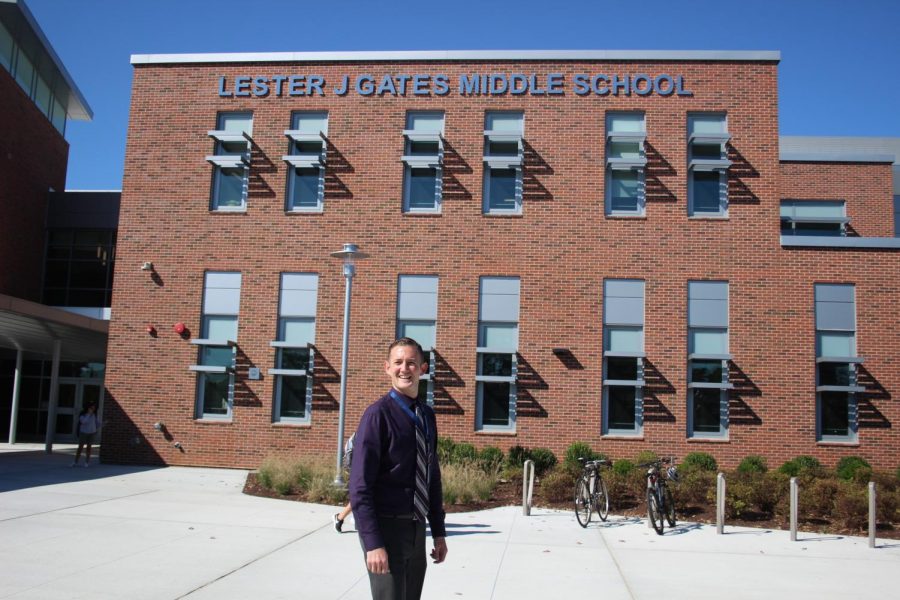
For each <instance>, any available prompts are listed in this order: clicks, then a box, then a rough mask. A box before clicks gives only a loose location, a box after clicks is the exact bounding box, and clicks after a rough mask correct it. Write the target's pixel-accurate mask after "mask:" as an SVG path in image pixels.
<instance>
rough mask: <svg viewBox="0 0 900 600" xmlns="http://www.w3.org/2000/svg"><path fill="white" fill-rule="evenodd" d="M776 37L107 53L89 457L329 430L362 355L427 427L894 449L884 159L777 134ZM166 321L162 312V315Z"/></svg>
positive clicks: (377, 390)
mask: <svg viewBox="0 0 900 600" xmlns="http://www.w3.org/2000/svg"><path fill="white" fill-rule="evenodd" d="M779 59H780V57H779V55H778V53H777V52H683V51H677V52H656V51H654V52H635V51H626V52H589V51H576V52H552V51H548V52H542V51H536V52H391V53H299V54H248V55H149V56H147V55H139V56H134V57H133V59H132V63H133V65H134V80H133V91H132V105H131V121H130V125H129V128H128V140H127V152H126V166H125V175H124V181H123V192H122V206H121V218H120V223H119V234H118V241H119V245H118V259H119V260H118V261H117V264H116V272H115V281H116V285H115V293H114V298H113V307H112V320H111V323H110V338H109V348H108V361H107V375H106V389H107V407H106V411H107V413H106V414H107V418H109V419H110V421H111V424H110V426H108V427H107V430H106V435H105V439H104V445H103V449H102V451H103V458H104V460H108V461H125V462H148V463H154V462H157V463H158V462H164V463H170V464H194V465H218V466H240V467H254V466H256V465H258V464H259V462H260V461H261V460H262V458H264V457H265V456H266V455H268V454H270V453H294V454H296V453H307V454H321V455H326V456H327V455H330V454H331V453H332V452H334V449H335V447H336V445H337V426H338V419H339V413H340V411H339V400H340V396H339V388H340V372H341V367H342V365H341V343H342V325H343V317H344V315H343V300H344V290H345V281H344V278H343V277H342V275H341V266H340V262H339V261H337V260H335V259H334V258H331V257H330V253H331V252H334V251H337V250H340V249H341V247H342V246H343V244H344V243H353V244H357V245H358V246H359V248H360V250H362V251H363V252H365V253H367V254H368V255H369V257H368V258H366V259H364V260H361V261H359V262H358V264H357V265H356V267H357V272H356V276H355V278H354V280H353V281H354V286H353V296H352V297H353V304H352V310H351V316H352V319H351V329H350V353H349V360H348V379H347V386H348V388H347V390H348V391H347V403H346V414H347V423H348V428H350V429H352V427H354V426H355V424H356V422H357V421H358V419H359V417H360V415H361V414H362V411H363V410H364V408H365V407H366V406H367V405H368V403H369V402H371V401H372V400H374V399H375V398H376V397H377V396H379V395H380V394H381V393H382V392H383V391H384V390H385V386H386V378H385V376H384V373H383V370H382V361H383V355H384V354H385V350H386V348H387V346H388V344H389V343H390V341H391V340H393V339H394V338H395V337H397V336H398V335H400V334H403V333H408V334H410V335H412V336H413V337H416V338H417V339H419V340H420V341H421V342H423V345H425V346H427V347H428V349H429V352H428V354H429V357H428V358H429V362H430V366H431V368H430V376H429V379H428V380H427V381H424V382H423V384H422V393H423V394H424V395H425V396H426V397H427V398H428V400H429V401H430V402H433V405H434V407H435V410H436V411H437V413H438V418H439V424H440V427H441V433H442V434H443V435H444V436H449V437H451V438H453V439H454V440H456V441H469V442H472V443H474V444H475V445H476V446H479V447H482V446H485V445H495V446H499V447H501V448H503V449H506V448H508V447H509V446H512V445H516V444H519V445H523V446H528V447H535V446H544V447H549V448H551V449H552V450H554V451H555V452H557V453H560V452H562V451H563V450H564V449H565V447H566V446H567V445H568V444H570V443H571V442H573V441H576V440H580V441H585V442H588V443H590V444H591V445H592V446H593V447H594V448H595V449H596V450H600V451H603V452H606V453H608V454H610V455H612V456H614V457H618V456H633V455H635V454H636V453H637V452H638V451H640V450H643V449H647V448H650V449H653V450H656V451H657V452H660V453H664V454H675V455H676V456H683V455H684V454H685V453H687V452H690V451H706V452H710V453H711V454H713V455H715V456H716V457H717V458H718V459H719V461H720V463H721V464H723V465H725V466H733V465H734V464H736V463H737V462H738V461H739V460H740V459H741V458H742V457H744V456H746V455H748V454H763V455H765V456H767V457H768V458H769V461H770V463H771V464H778V463H779V462H780V461H783V460H786V459H788V458H791V457H793V456H796V455H799V454H811V455H815V456H817V457H819V458H820V459H821V460H822V461H823V462H825V463H829V464H832V463H834V462H835V461H836V460H837V459H838V458H839V457H840V456H842V455H846V454H856V455H861V456H864V457H866V458H867V459H868V460H870V461H871V462H872V463H873V464H874V465H877V466H879V467H891V468H893V467H894V466H896V465H895V461H896V456H897V454H898V449H900V437H898V434H897V430H896V429H894V428H893V427H892V425H893V424H894V423H895V422H896V421H897V420H898V418H900V409H898V408H897V405H896V402H895V401H894V400H893V395H894V394H896V393H897V390H898V389H900V375H898V373H900V370H898V368H897V367H898V360H900V359H898V352H897V348H898V347H900V328H898V323H900V308H898V306H900V302H898V299H900V277H898V275H900V272H898V271H900V254H898V253H897V249H898V248H900V244H898V240H897V239H895V238H892V237H890V236H892V235H893V225H892V224H893V215H892V171H891V169H892V167H891V163H893V162H894V156H893V155H885V154H871V153H870V154H860V153H854V154H847V153H844V154H841V153H837V154H831V155H829V156H825V157H823V156H822V155H818V154H813V153H809V152H806V153H802V152H801V153H794V154H791V155H785V156H783V157H782V156H780V155H779V137H778V95H777V76H778V62H779ZM176 329H178V331H176Z"/></svg>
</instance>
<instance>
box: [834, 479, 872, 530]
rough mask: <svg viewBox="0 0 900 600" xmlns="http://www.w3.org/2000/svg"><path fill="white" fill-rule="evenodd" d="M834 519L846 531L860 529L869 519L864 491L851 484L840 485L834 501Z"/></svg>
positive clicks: (866, 494)
mask: <svg viewBox="0 0 900 600" xmlns="http://www.w3.org/2000/svg"><path fill="white" fill-rule="evenodd" d="M833 515H834V518H835V519H836V520H837V521H839V522H840V523H841V524H842V525H843V526H844V527H847V528H848V529H862V528H863V526H864V525H865V524H866V522H867V521H868V519H869V498H868V493H867V492H866V490H865V489H864V488H863V487H861V486H858V485H854V484H852V483H846V482H845V483H842V484H841V485H840V486H839V487H838V492H837V495H836V496H835V499H834V512H833Z"/></svg>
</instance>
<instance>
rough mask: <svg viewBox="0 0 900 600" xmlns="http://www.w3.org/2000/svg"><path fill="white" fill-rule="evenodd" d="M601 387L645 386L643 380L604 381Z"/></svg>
mask: <svg viewBox="0 0 900 600" xmlns="http://www.w3.org/2000/svg"><path fill="white" fill-rule="evenodd" d="M603 385H619V386H629V387H644V385H645V384H644V380H643V379H604V380H603Z"/></svg>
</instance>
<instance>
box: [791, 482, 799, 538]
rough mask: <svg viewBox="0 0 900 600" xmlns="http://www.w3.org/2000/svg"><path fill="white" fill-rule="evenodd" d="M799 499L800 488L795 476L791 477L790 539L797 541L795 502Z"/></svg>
mask: <svg viewBox="0 0 900 600" xmlns="http://www.w3.org/2000/svg"><path fill="white" fill-rule="evenodd" d="M799 499H800V488H799V487H798V485H797V478H796V477H791V541H792V542H796V541H797V503H798V501H799Z"/></svg>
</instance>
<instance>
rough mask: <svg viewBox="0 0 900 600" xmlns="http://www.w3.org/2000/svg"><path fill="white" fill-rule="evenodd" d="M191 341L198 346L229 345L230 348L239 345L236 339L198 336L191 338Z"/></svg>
mask: <svg viewBox="0 0 900 600" xmlns="http://www.w3.org/2000/svg"><path fill="white" fill-rule="evenodd" d="M191 343H192V344H194V345H196V346H222V347H226V346H227V347H228V348H234V347H235V346H237V342H235V341H234V340H209V339H202V338H198V339H193V340H191Z"/></svg>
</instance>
